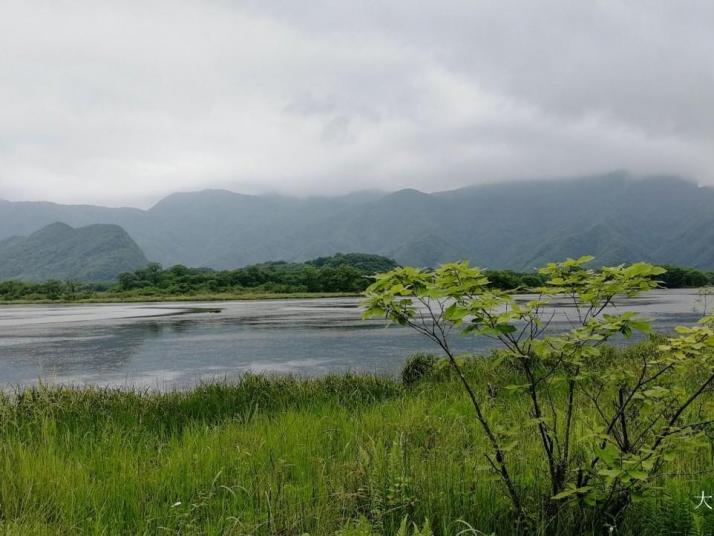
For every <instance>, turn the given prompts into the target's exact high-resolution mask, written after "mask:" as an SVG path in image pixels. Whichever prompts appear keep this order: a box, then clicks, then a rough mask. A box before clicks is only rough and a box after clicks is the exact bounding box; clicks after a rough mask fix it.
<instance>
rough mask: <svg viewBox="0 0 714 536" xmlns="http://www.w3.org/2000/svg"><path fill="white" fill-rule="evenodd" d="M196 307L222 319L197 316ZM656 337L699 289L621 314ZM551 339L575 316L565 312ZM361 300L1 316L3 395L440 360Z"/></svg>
mask: <svg viewBox="0 0 714 536" xmlns="http://www.w3.org/2000/svg"><path fill="white" fill-rule="evenodd" d="M197 307H207V308H216V309H220V312H195V311H194V310H193V309H194V308H197ZM616 307H617V309H618V310H620V311H623V310H635V311H638V312H640V313H642V314H643V315H644V316H647V317H649V318H651V319H652V320H653V321H654V326H655V328H656V329H657V330H662V331H668V330H671V329H672V328H673V327H674V326H675V325H679V324H691V323H693V322H696V320H697V319H698V318H700V316H701V311H702V307H703V304H702V303H701V302H700V300H699V299H698V295H697V291H696V290H668V291H654V292H650V293H647V294H646V295H644V296H642V297H640V298H637V299H636V300H629V301H628V302H627V304H623V303H618V304H616ZM555 313H556V316H555V320H554V322H553V323H552V328H553V329H555V330H559V329H565V328H566V327H567V326H568V325H569V324H568V318H572V317H573V313H574V311H573V310H572V309H571V308H569V307H568V306H567V304H559V305H558V306H557V307H556V309H555ZM360 315H361V310H360V308H359V299H356V298H333V299H311V300H279V301H278V300H260V301H234V302H220V303H210V304H205V303H180V304H178V303H160V304H101V305H94V304H92V305H67V306H64V305H63V306H56V305H32V306H27V305H4V306H0V385H1V386H2V387H3V388H5V389H7V388H10V387H14V386H25V385H32V384H36V383H38V382H40V381H41V382H43V383H48V384H49V383H52V384H57V383H60V384H72V385H101V386H126V387H141V388H152V389H170V388H177V387H186V386H190V385H192V384H195V383H196V382H198V381H202V380H213V379H224V378H227V379H230V378H235V377H236V376H238V375H240V374H242V373H245V372H247V371H254V372H270V373H290V374H297V375H310V376H314V375H322V374H327V373H330V372H346V371H354V372H370V373H378V374H395V373H398V372H399V370H400V369H401V367H402V365H403V363H404V361H405V359H406V357H407V356H408V355H409V354H410V353H412V352H415V351H420V350H426V351H436V348H434V347H433V346H432V344H431V343H430V341H428V340H426V339H424V338H421V337H420V336H419V335H417V334H416V333H414V332H412V331H411V330H409V329H407V328H401V327H395V326H392V327H385V325H384V323H383V322H380V321H369V322H366V321H363V320H361V319H360ZM454 343H455V344H454V346H455V348H456V349H457V350H458V351H483V350H485V349H487V348H488V347H489V346H491V345H492V344H493V343H492V342H491V341H490V340H488V339H484V338H476V337H460V336H454Z"/></svg>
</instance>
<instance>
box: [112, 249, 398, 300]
mask: <svg viewBox="0 0 714 536" xmlns="http://www.w3.org/2000/svg"><path fill="white" fill-rule="evenodd" d="M396 266H397V263H396V262H394V261H393V260H391V259H388V258H386V257H381V256H379V255H368V254H363V253H347V254H342V253H338V254H337V255H333V256H331V257H320V258H317V259H314V260H311V261H307V262H304V263H291V262H282V261H279V262H266V263H262V264H253V265H251V266H246V267H245V268H238V269H237V270H211V269H208V268H187V267H186V266H183V265H176V266H172V267H171V268H167V269H163V268H162V267H161V265H159V264H150V265H148V266H147V267H146V268H144V269H141V270H137V271H135V272H129V273H123V274H120V275H119V283H118V289H119V290H120V291H123V292H127V291H138V290H140V291H149V292H153V291H156V292H159V293H165V294H191V293H212V294H220V293H226V292H231V293H240V292H241V291H245V290H251V291H258V292H275V293H292V292H295V293H297V292H361V291H363V290H364V289H365V288H367V286H368V285H369V284H370V278H369V276H371V275H373V274H375V273H378V272H383V271H387V270H391V269H392V268H394V267H396Z"/></svg>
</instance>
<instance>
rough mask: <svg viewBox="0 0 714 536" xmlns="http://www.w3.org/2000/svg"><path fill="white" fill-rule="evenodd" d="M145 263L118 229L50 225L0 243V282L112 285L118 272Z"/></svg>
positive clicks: (131, 241)
mask: <svg viewBox="0 0 714 536" xmlns="http://www.w3.org/2000/svg"><path fill="white" fill-rule="evenodd" d="M147 263H148V261H147V259H146V257H145V256H144V253H143V252H142V251H141V249H140V248H139V246H137V245H136V242H134V241H133V240H132V239H131V237H130V236H129V235H128V234H127V233H126V231H125V230H124V229H122V228H121V227H119V226H118V225H107V224H94V225H89V226H87V227H82V228H80V229H73V228H72V227H70V226H69V225H67V224H65V223H53V224H50V225H48V226H46V227H43V228H42V229H40V230H39V231H36V232H34V233H32V234H31V235H30V236H27V237H23V236H14V237H11V238H6V239H5V240H2V241H0V281H2V280H4V279H20V280H26V281H44V280H47V279H77V280H84V281H112V280H114V279H115V278H116V276H117V275H118V274H120V273H121V272H127V271H132V270H136V269H137V268H141V267H143V266H146V264H147Z"/></svg>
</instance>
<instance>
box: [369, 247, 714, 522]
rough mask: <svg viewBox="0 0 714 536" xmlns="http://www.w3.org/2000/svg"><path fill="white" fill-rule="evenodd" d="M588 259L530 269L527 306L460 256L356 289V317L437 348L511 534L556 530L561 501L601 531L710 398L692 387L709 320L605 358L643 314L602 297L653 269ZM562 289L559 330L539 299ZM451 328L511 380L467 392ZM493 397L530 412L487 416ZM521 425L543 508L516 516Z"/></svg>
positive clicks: (707, 385) (667, 457)
mask: <svg viewBox="0 0 714 536" xmlns="http://www.w3.org/2000/svg"><path fill="white" fill-rule="evenodd" d="M591 260H592V257H581V258H580V259H568V260H566V261H564V262H562V263H551V264H548V265H547V266H546V267H544V268H542V269H541V270H540V274H541V275H542V276H543V277H544V278H545V279H546V282H545V284H544V285H543V286H542V287H541V288H539V289H537V295H538V296H537V298H535V299H533V300H531V301H529V302H527V303H522V302H519V301H516V299H515V298H514V296H513V293H511V292H504V291H499V290H496V289H494V288H493V286H492V285H491V282H490V280H489V277H488V274H487V273H486V272H484V271H483V270H481V269H479V268H472V267H470V266H469V265H468V263H465V262H463V263H449V264H445V265H443V266H441V267H439V268H437V269H436V270H420V269H417V268H409V267H407V268H399V269H396V270H392V271H391V272H388V273H386V274H382V275H379V276H377V278H376V281H375V283H374V284H373V285H371V286H370V287H369V289H368V290H367V301H366V305H367V309H366V311H365V316H366V317H368V318H370V317H380V318H385V317H386V318H387V319H389V320H391V321H393V322H396V323H398V324H400V325H403V326H408V327H410V328H412V329H414V330H415V331H416V332H418V333H420V334H421V335H423V336H425V337H427V338H428V339H430V340H431V341H432V342H434V343H435V344H436V345H437V346H438V347H439V348H441V350H442V351H443V353H444V355H445V357H446V358H447V360H448V363H449V365H450V367H451V369H452V370H453V372H454V374H455V376H456V377H457V378H458V379H459V381H460V382H461V384H462V386H463V388H464V390H465V391H466V392H467V394H468V397H469V400H470V402H471V405H472V407H473V410H474V418H475V419H476V421H477V422H478V423H479V427H480V428H481V431H482V432H483V435H484V438H485V439H486V440H487V442H488V444H489V452H487V453H486V454H485V457H486V460H487V462H488V466H489V467H490V469H491V470H492V471H493V472H494V473H495V475H497V477H498V478H499V479H500V481H501V483H502V484H503V486H504V491H505V492H506V495H507V496H508V498H509V499H510V501H511V504H512V507H513V510H514V513H515V516H514V518H515V525H516V528H517V529H518V530H519V531H522V530H526V529H528V528H531V527H533V526H535V525H536V524H538V523H539V522H544V523H545V524H546V525H548V526H553V527H557V526H558V525H559V523H561V522H562V520H563V519H564V518H565V517H566V516H568V515H571V514H572V512H573V511H572V510H570V511H569V510H568V508H567V507H568V505H572V506H577V508H578V519H579V520H580V521H579V523H581V526H580V528H581V529H582V528H583V527H585V526H586V524H588V525H589V526H591V527H594V526H598V527H600V528H602V527H613V528H614V527H615V526H616V524H617V523H618V522H619V520H620V519H621V517H622V515H623V513H624V511H625V510H626V509H627V508H628V507H629V506H630V505H631V504H632V502H633V501H635V500H637V499H640V498H642V497H643V496H644V494H646V493H648V492H651V491H652V490H654V489H655V487H656V484H657V479H658V478H660V477H661V476H662V475H663V473H664V471H663V468H664V467H665V466H667V464H668V463H669V462H672V461H673V460H674V459H675V458H676V457H677V456H683V455H691V451H693V450H696V449H698V448H700V447H702V445H704V443H703V439H704V432H705V431H707V430H708V429H710V427H711V424H712V420H711V419H708V418H706V417H707V416H708V415H711V414H712V412H713V411H714V404H712V403H711V402H710V401H708V400H703V395H704V394H705V393H707V392H708V391H709V390H710V389H711V386H712V385H714V316H711V317H705V318H703V319H702V321H701V322H700V323H699V324H698V325H697V326H695V327H679V328H677V333H678V335H677V336H675V337H671V338H669V339H667V340H660V341H653V343H652V346H650V347H649V348H647V347H646V346H643V347H641V348H639V349H637V350H636V351H633V352H630V353H626V354H624V355H623V359H621V360H620V362H619V363H610V366H605V365H606V364H607V362H608V361H612V356H613V355H612V352H611V351H609V350H608V349H607V347H606V343H607V341H609V340H610V339H612V338H613V337H615V336H618V335H619V336H625V337H628V336H630V335H631V334H632V332H633V331H640V332H643V333H649V331H650V324H649V322H648V321H647V320H646V319H643V318H640V317H638V316H637V315H636V314H635V313H634V312H630V311H626V312H621V311H618V310H616V309H615V310H612V312H610V311H611V308H610V307H609V306H610V305H611V304H612V302H613V300H614V299H615V298H616V297H617V298H631V297H634V296H636V295H637V294H639V293H640V292H642V291H646V290H650V289H653V288H655V287H656V286H657V281H656V279H655V278H656V277H657V276H660V275H661V274H663V273H664V272H665V270H664V269H662V268H659V267H656V266H652V265H650V264H646V263H637V264H633V265H631V266H624V265H621V266H615V267H604V268H601V269H600V270H593V269H590V268H587V267H586V265H587V263H589V262H590V261H591ZM563 297H566V298H567V299H568V300H569V301H570V302H571V303H572V304H573V311H572V313H571V316H570V317H569V318H568V319H569V321H570V326H571V327H570V328H569V329H568V330H567V331H565V332H560V333H551V332H550V331H549V330H547V327H548V325H549V324H550V322H551V321H552V320H553V318H554V316H555V314H556V313H557V311H556V310H554V309H553V308H552V304H551V301H552V300H558V299H562V298H563ZM455 332H456V333H458V332H461V333H462V334H464V335H466V334H472V335H478V336H484V337H490V338H491V339H493V340H496V341H498V342H499V344H500V346H501V348H502V351H501V352H500V354H498V355H497V359H496V361H495V362H496V364H497V366H499V367H502V370H503V371H509V372H512V373H514V380H515V381H513V383H512V384H510V385H505V386H503V389H501V390H498V389H495V388H493V389H491V388H489V389H488V392H487V393H484V392H483V390H482V389H479V388H478V387H477V385H476V384H475V383H474V382H473V381H472V378H470V377H469V374H467V373H466V371H465V370H464V364H463V363H462V362H460V361H459V358H458V357H457V356H456V355H455V354H454V352H453V349H452V345H451V343H450V334H452V333H455ZM687 378H689V379H691V380H693V381H689V382H687V381H685V379H687ZM487 396H488V398H487ZM499 397H503V398H504V399H505V398H506V397H508V402H509V403H515V404H518V405H522V406H524V407H526V408H528V414H529V415H530V417H529V418H528V419H525V420H523V419H519V421H520V422H508V421H505V420H504V419H502V418H499V415H498V413H495V414H494V413H491V411H490V408H491V407H492V406H493V404H495V403H498V400H497V399H498V398H499ZM554 401H559V402H560V403H559V404H556V403H554ZM586 414H592V415H597V416H598V417H597V419H596V421H595V422H593V423H592V425H591V426H590V427H589V430H588V433H587V435H585V436H584V437H578V432H576V431H575V426H574V425H573V423H574V422H578V421H580V420H581V419H582V418H583V416H584V415H586ZM523 427H528V428H529V429H532V430H533V438H534V440H535V441H537V444H539V449H540V453H541V454H540V456H541V458H540V462H539V463H540V465H541V467H542V469H543V471H544V474H547V475H548V486H547V490H544V496H542V497H540V498H538V499H537V503H536V504H542V505H544V513H545V519H544V520H537V519H534V518H533V517H532V516H531V515H530V511H533V510H535V509H533V508H530V506H532V505H533V502H532V501H533V497H530V496H526V495H525V494H524V492H523V489H524V486H523V484H524V480H525V476H524V474H523V467H522V466H521V465H520V464H519V463H518V454H517V452H516V449H517V448H518V447H519V445H518V440H517V439H516V438H517V437H518V433H519V431H520V430H522V429H523Z"/></svg>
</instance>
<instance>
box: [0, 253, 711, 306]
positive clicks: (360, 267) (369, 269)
mask: <svg viewBox="0 0 714 536" xmlns="http://www.w3.org/2000/svg"><path fill="white" fill-rule="evenodd" d="M395 266H396V263H395V262H394V261H393V260H391V259H388V258H386V257H381V256H379V255H368V254H361V253H348V254H337V255H333V256H330V257H319V258H317V259H314V260H311V261H307V262H304V263H289V262H268V263H263V264H255V265H251V266H246V267H244V268H239V269H236V270H212V269H209V268H188V267H186V266H182V265H176V266H172V267H170V268H166V269H164V268H163V267H162V266H161V265H159V264H155V263H152V264H149V265H148V266H146V267H145V268H142V269H140V270H136V271H134V272H126V273H123V274H121V275H120V276H119V280H118V281H117V282H116V283H115V284H113V285H112V284H93V283H82V282H77V281H57V280H50V281H46V282H42V283H31V282H25V281H4V282H0V300H4V301H11V300H65V301H74V300H80V299H86V298H102V297H108V298H109V297H118V298H121V297H122V296H142V295H146V296H151V295H159V296H161V295H165V296H170V295H199V294H224V293H225V294H239V293H242V292H266V293H291V292H350V293H357V292H361V291H363V290H364V289H365V288H366V287H367V286H368V285H369V283H370V277H369V276H371V275H372V274H375V273H378V272H384V271H388V270H390V269H392V268H394V267H395ZM665 268H666V269H667V272H666V273H665V274H662V275H660V276H659V280H660V281H661V284H662V286H664V287H667V288H691V287H701V286H706V285H714V273H711V272H709V273H707V272H701V271H699V270H694V269H691V268H681V267H678V266H665ZM487 275H488V278H489V280H490V281H491V284H492V285H493V286H494V287H496V288H500V289H504V290H513V289H528V288H533V287H538V286H540V285H543V284H544V283H545V278H544V276H543V275H542V274H539V273H537V272H531V273H521V272H514V271H511V270H489V271H488V272H487Z"/></svg>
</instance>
